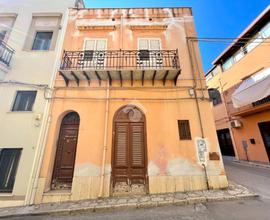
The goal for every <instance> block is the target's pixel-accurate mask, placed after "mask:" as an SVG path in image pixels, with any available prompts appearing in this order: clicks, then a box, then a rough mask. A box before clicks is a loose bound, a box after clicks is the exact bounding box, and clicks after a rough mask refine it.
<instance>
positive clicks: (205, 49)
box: [85, 0, 270, 72]
mask: <svg viewBox="0 0 270 220" xmlns="http://www.w3.org/2000/svg"><path fill="white" fill-rule="evenodd" d="M85 3H86V7H89V8H129V7H130V8H132V7H177V6H191V7H192V8H193V15H194V17H195V23H196V30H197V35H198V37H237V36H238V35H239V34H240V33H241V32H242V31H243V30H244V29H245V28H246V27H247V26H248V25H249V24H250V22H252V21H253V20H254V19H255V18H256V17H257V16H258V15H259V14H260V13H261V12H262V11H263V10H264V9H265V8H266V7H267V6H268V5H269V4H270V1H269V0H85ZM226 46H228V45H227V44H223V43H200V49H201V55H202V59H203V65H204V70H205V72H206V71H207V70H209V69H210V67H211V65H212V61H213V60H214V59H215V58H216V57H217V56H218V55H219V54H220V53H221V52H222V51H223V50H224V49H225V48H226Z"/></svg>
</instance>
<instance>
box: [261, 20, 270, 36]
mask: <svg viewBox="0 0 270 220" xmlns="http://www.w3.org/2000/svg"><path fill="white" fill-rule="evenodd" d="M261 35H262V36H263V37H264V38H267V37H270V22H269V23H268V24H267V25H266V26H265V27H264V28H263V29H262V30H261Z"/></svg>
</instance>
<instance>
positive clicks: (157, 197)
mask: <svg viewBox="0 0 270 220" xmlns="http://www.w3.org/2000/svg"><path fill="white" fill-rule="evenodd" d="M255 197H258V195H257V194H255V193H253V192H250V191H249V190H248V189H247V188H245V187H243V186H241V185H238V184H235V183H232V182H230V184H229V187H228V188H227V189H223V190H202V191H192V192H182V193H181V192H179V193H164V194H151V195H133V196H125V197H109V198H100V199H92V200H83V201H73V202H61V203H47V204H40V205H32V206H21V207H16V208H15V207H10V208H5V209H0V218H6V217H15V216H30V215H31V216H33V215H51V214H55V215H57V214H58V215H61V214H75V213H77V212H79V213H81V212H95V211H104V210H110V209H123V208H145V207H158V206H165V205H187V204H196V203H205V202H213V201H225V200H239V199H248V198H255Z"/></svg>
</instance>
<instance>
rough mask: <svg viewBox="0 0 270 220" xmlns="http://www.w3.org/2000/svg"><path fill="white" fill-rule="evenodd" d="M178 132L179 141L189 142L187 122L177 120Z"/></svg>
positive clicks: (189, 135)
mask: <svg viewBox="0 0 270 220" xmlns="http://www.w3.org/2000/svg"><path fill="white" fill-rule="evenodd" d="M178 131H179V138H180V140H191V133H190V126H189V120H178Z"/></svg>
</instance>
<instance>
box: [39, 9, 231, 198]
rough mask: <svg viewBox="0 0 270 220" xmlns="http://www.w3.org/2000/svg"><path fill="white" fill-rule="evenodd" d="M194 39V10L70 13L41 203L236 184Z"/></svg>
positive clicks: (41, 181)
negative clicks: (228, 171) (228, 167)
mask: <svg viewBox="0 0 270 220" xmlns="http://www.w3.org/2000/svg"><path fill="white" fill-rule="evenodd" d="M190 37H196V33H195V27H194V20H193V16H192V11H191V9H190V8H136V9H71V10H70V11H69V19H68V25H67V32H66V35H65V40H64V46H63V53H62V60H61V65H60V67H59V71H58V74H57V77H56V81H55V87H54V92H53V94H52V97H51V100H52V105H51V109H50V118H51V120H50V125H49V128H48V138H47V141H46V145H45V152H44V157H43V162H42V167H41V172H40V174H39V180H38V187H37V191H36V194H35V202H36V203H46V202H60V201H69V200H82V199H89V198H98V197H108V196H117V195H123V194H124V195H130V194H141V193H165V192H175V191H189V190H200V189H206V188H207V187H208V188H215V189H216V188H224V187H227V185H228V183H227V179H226V175H225V172H224V167H223V162H222V159H221V157H220V150H219V145H218V141H217V138H216V135H215V126H214V119H213V117H212V112H211V103H210V101H209V98H208V92H207V89H206V84H205V80H204V74H203V71H202V64H201V59H200V54H199V50H198V45H197V43H196V42H194V41H191V40H189V38H190ZM206 116H207V117H206ZM204 168H205V169H204Z"/></svg>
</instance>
